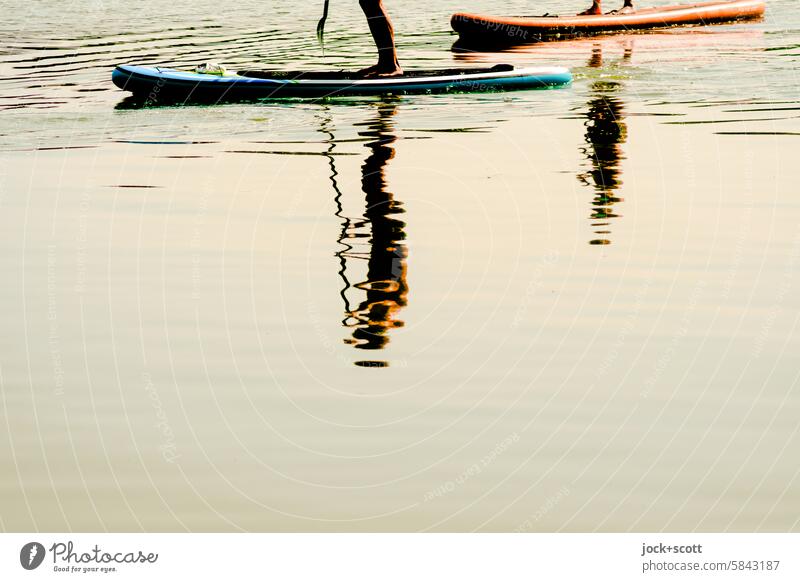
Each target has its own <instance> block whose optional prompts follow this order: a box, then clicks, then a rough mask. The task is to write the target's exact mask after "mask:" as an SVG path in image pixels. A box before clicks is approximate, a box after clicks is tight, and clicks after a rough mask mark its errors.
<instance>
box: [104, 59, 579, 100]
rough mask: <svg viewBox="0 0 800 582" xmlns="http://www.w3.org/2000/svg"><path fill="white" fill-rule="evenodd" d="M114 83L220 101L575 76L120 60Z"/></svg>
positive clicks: (553, 71) (447, 88) (140, 91)
mask: <svg viewBox="0 0 800 582" xmlns="http://www.w3.org/2000/svg"><path fill="white" fill-rule="evenodd" d="M111 78H112V81H113V82H114V84H115V85H116V86H117V87H119V88H120V89H123V90H125V91H130V92H131V93H134V95H136V96H139V97H144V98H146V99H147V100H148V101H150V102H165V101H168V100H176V99H181V100H197V101H208V100H213V101H220V100H241V99H264V98H279V97H310V98H323V97H337V96H348V95H381V94H412V93H441V92H477V91H509V90H514V89H535V88H549V87H558V86H561V85H566V84H568V83H570V82H571V81H572V75H571V74H570V72H569V70H568V69H565V68H563V67H541V66H539V67H526V68H515V67H514V66H512V65H504V64H501V65H495V66H493V67H483V68H471V69H463V68H462V69H436V70H416V71H415V70H410V71H407V72H405V73H404V74H403V75H401V76H396V77H374V78H373V77H369V78H363V77H360V76H359V75H358V73H356V72H348V71H262V70H254V69H248V70H243V71H239V72H238V73H231V74H224V75H219V74H204V73H196V72H192V71H180V70H176V69H170V68H166V67H154V66H137V65H120V66H118V67H117V68H116V69H115V70H114V72H113V73H112V75H111Z"/></svg>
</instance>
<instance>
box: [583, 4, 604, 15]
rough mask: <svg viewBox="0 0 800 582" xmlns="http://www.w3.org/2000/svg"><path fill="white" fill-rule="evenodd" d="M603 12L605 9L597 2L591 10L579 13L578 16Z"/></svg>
mask: <svg viewBox="0 0 800 582" xmlns="http://www.w3.org/2000/svg"><path fill="white" fill-rule="evenodd" d="M602 13H603V11H602V10H600V7H599V6H598V5H597V4H593V5H592V7H591V8H589V10H584V11H583V12H580V13H578V16H595V15H598V14H602Z"/></svg>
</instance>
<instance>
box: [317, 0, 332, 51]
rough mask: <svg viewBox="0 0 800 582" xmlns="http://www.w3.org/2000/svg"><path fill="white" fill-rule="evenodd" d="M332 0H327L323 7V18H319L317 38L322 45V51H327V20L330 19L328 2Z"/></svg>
mask: <svg viewBox="0 0 800 582" xmlns="http://www.w3.org/2000/svg"><path fill="white" fill-rule="evenodd" d="M329 2H330V0H325V6H324V7H323V9H322V18H320V19H319V22H317V40H318V41H319V45H320V46H321V47H322V51H323V52H325V39H324V36H325V21H326V20H327V19H328V3H329Z"/></svg>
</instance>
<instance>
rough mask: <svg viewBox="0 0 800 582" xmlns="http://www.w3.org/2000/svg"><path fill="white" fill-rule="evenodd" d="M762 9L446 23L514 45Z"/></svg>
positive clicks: (760, 2)
mask: <svg viewBox="0 0 800 582" xmlns="http://www.w3.org/2000/svg"><path fill="white" fill-rule="evenodd" d="M642 1H646V0H642ZM765 9H766V2H765V1H764V0H717V1H716V2H701V3H699V4H679V5H677V6H660V7H656V8H643V9H642V10H637V11H636V12H633V13H631V14H598V15H592V16H530V17H529V16H485V15H481V14H468V13H464V12H461V13H457V14H454V15H453V16H452V18H451V19H450V24H451V26H452V27H453V30H455V31H456V32H457V33H458V34H459V36H460V37H461V41H462V42H466V43H474V44H494V45H515V44H524V43H528V42H537V41H540V40H553V39H556V38H560V37H574V36H581V35H589V34H602V33H606V32H620V31H627V30H642V29H648V28H664V27H669V26H686V25H704V24H716V23H723V22H734V21H737V20H753V19H758V18H761V17H762V16H763V15H764V10H765Z"/></svg>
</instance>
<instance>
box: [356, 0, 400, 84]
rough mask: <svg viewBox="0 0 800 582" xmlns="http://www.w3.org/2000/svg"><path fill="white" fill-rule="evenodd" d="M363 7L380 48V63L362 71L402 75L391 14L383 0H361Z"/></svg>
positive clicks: (364, 73)
mask: <svg viewBox="0 0 800 582" xmlns="http://www.w3.org/2000/svg"><path fill="white" fill-rule="evenodd" d="M359 4H361V9H362V10H363V11H364V15H365V16H366V17H367V23H368V24H369V31H370V33H371V34H372V39H373V40H374V41H375V46H376V47H377V48H378V63H377V64H376V65H373V66H371V67H369V68H366V69H364V70H362V71H360V73H361V74H362V75H364V76H377V77H390V76H394V75H402V74H403V69H401V68H400V64H399V63H398V62H397V50H396V48H395V45H394V29H393V28H392V21H391V20H389V15H388V14H387V13H386V9H385V8H384V7H383V2H381V0H359Z"/></svg>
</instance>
